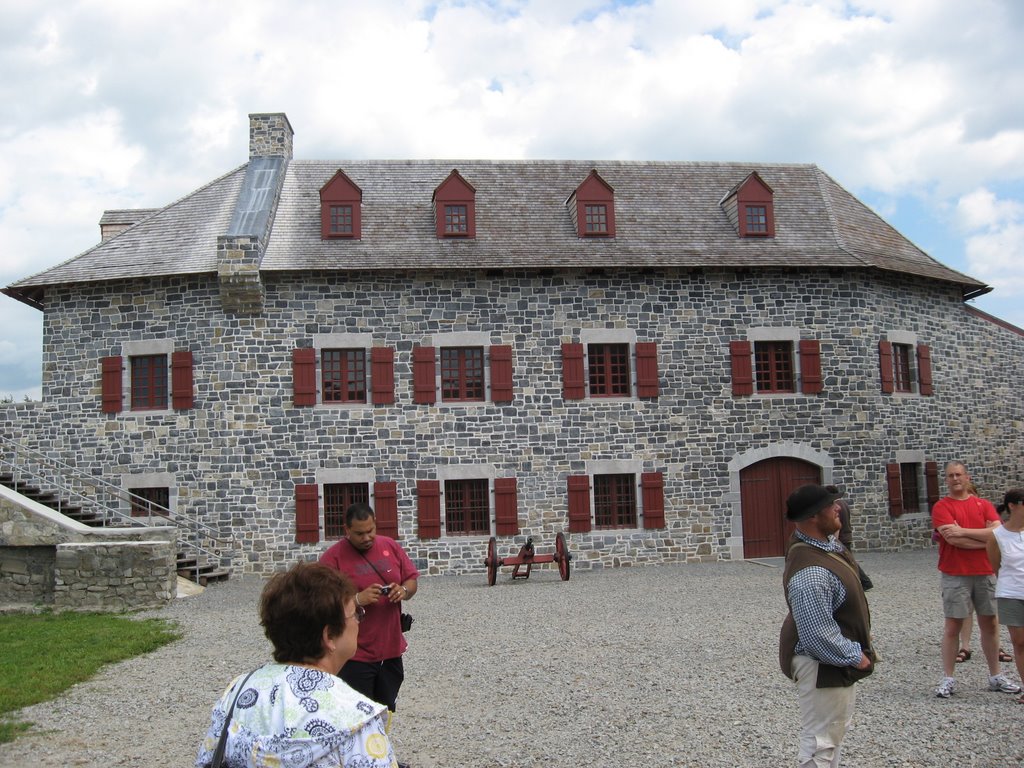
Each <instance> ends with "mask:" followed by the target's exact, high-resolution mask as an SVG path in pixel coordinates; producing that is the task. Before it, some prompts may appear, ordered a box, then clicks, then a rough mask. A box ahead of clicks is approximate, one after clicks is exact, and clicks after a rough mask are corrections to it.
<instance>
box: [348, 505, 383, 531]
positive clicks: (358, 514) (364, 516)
mask: <svg viewBox="0 0 1024 768" xmlns="http://www.w3.org/2000/svg"><path fill="white" fill-rule="evenodd" d="M371 517H372V518H373V519H374V520H376V519H377V518H376V516H375V515H374V514H373V508H372V507H371V506H370V505H369V504H367V503H366V502H363V501H357V502H356V503H355V504H349V505H348V509H346V510H345V527H346V528H348V527H349V526H350V525H352V521H353V520H369V519H370V518H371Z"/></svg>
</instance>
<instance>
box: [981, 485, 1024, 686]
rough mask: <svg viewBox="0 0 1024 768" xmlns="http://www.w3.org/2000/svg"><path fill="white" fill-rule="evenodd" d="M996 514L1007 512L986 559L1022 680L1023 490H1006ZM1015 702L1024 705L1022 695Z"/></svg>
mask: <svg viewBox="0 0 1024 768" xmlns="http://www.w3.org/2000/svg"><path fill="white" fill-rule="evenodd" d="M999 512H1000V514H1002V513H1003V512H1008V513H1009V517H1008V518H1007V519H1006V522H1005V523H1004V524H1003V525H1001V526H999V527H998V528H996V529H995V530H994V531H993V536H992V538H991V539H989V541H988V545H987V549H988V559H989V560H991V561H992V567H993V568H994V569H995V571H996V574H997V575H998V580H997V582H996V603H997V606H998V613H999V623H1000V624H1005V625H1006V628H1007V630H1008V631H1009V633H1010V640H1011V642H1013V658H1014V661H1015V662H1016V664H1017V674H1019V675H1020V676H1021V679H1024V488H1013V489H1011V490H1009V491H1007V492H1006V495H1005V496H1004V497H1003V503H1002V504H1001V505H999ZM1017 703H1019V704H1024V696H1021V697H1020V698H1019V699H1017Z"/></svg>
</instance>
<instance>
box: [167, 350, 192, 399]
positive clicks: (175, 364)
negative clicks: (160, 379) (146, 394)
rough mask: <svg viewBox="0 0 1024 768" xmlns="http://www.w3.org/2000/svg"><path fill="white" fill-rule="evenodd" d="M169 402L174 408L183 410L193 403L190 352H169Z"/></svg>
mask: <svg viewBox="0 0 1024 768" xmlns="http://www.w3.org/2000/svg"><path fill="white" fill-rule="evenodd" d="M171 402H172V404H173V405H174V410H176V411H183V410H187V409H189V408H191V407H192V406H193V405H194V404H195V397H194V395H193V393H192V353H191V352H173V353H172V354H171Z"/></svg>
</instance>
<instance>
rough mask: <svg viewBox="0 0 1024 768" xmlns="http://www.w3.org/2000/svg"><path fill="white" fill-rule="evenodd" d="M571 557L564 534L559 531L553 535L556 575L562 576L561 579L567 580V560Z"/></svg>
mask: <svg viewBox="0 0 1024 768" xmlns="http://www.w3.org/2000/svg"><path fill="white" fill-rule="evenodd" d="M571 559H572V555H570V554H569V546H568V545H567V544H566V543H565V534H564V533H562V532H561V531H559V532H558V535H557V536H555V560H556V561H557V562H558V575H559V576H561V577H562V581H568V580H569V561H570V560H571Z"/></svg>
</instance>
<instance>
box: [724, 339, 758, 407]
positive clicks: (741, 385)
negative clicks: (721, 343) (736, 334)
mask: <svg viewBox="0 0 1024 768" xmlns="http://www.w3.org/2000/svg"><path fill="white" fill-rule="evenodd" d="M751 352H752V349H751V346H750V342H749V341H730V342H729V357H730V358H731V359H732V393H733V394H734V395H752V394H754V368H753V365H752V364H751V362H750V355H751Z"/></svg>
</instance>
